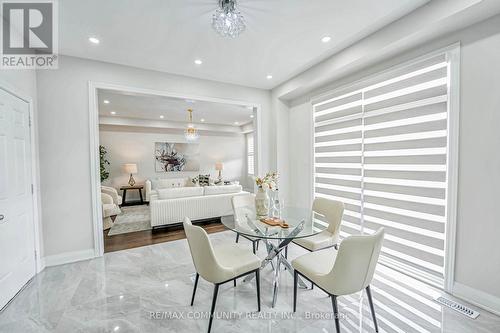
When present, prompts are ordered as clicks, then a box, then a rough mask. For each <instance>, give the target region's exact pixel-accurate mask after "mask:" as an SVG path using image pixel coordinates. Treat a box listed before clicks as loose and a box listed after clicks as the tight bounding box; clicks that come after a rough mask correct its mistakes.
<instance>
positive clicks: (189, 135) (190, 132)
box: [184, 109, 200, 141]
mask: <svg viewBox="0 0 500 333" xmlns="http://www.w3.org/2000/svg"><path fill="white" fill-rule="evenodd" d="M187 111H188V112H189V123H188V125H187V127H186V129H185V130H184V137H185V138H186V140H187V141H196V140H198V138H199V137H200V135H199V134H198V131H197V130H196V128H194V125H193V110H191V109H188V110H187Z"/></svg>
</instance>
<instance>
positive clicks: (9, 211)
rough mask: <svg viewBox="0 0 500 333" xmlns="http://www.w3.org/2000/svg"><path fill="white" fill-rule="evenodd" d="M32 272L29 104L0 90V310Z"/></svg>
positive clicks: (32, 233) (33, 247)
mask: <svg viewBox="0 0 500 333" xmlns="http://www.w3.org/2000/svg"><path fill="white" fill-rule="evenodd" d="M35 271H36V269H35V245H34V223H33V200H32V189H31V140H30V120H29V104H28V103H26V102H25V101H23V100H21V99H20V98H18V97H16V96H14V95H12V94H10V93H8V92H6V91H5V90H3V89H1V88H0V309H1V308H3V307H4V306H5V305H6V304H7V303H8V302H9V300H10V299H12V297H14V295H15V294H16V293H17V292H18V291H19V290H20V289H21V288H22V287H23V286H24V285H25V284H26V282H28V281H29V280H30V279H31V278H32V277H33V276H34V275H35Z"/></svg>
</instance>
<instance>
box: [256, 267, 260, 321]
mask: <svg viewBox="0 0 500 333" xmlns="http://www.w3.org/2000/svg"><path fill="white" fill-rule="evenodd" d="M255 284H256V287H257V311H258V312H260V268H258V269H256V270H255Z"/></svg>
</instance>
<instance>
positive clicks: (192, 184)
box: [186, 177, 200, 187]
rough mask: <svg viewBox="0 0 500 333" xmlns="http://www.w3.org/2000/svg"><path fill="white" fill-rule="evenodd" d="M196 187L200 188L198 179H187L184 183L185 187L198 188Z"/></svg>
mask: <svg viewBox="0 0 500 333" xmlns="http://www.w3.org/2000/svg"><path fill="white" fill-rule="evenodd" d="M198 186H200V185H199V184H198V177H194V178H191V177H188V180H187V182H186V187H198Z"/></svg>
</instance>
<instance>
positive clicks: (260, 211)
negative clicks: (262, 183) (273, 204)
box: [255, 187, 269, 216]
mask: <svg viewBox="0 0 500 333" xmlns="http://www.w3.org/2000/svg"><path fill="white" fill-rule="evenodd" d="M255 212H256V214H257V216H268V214H269V195H268V194H267V191H266V190H264V189H263V188H262V187H259V189H258V190H257V194H256V195H255Z"/></svg>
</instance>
